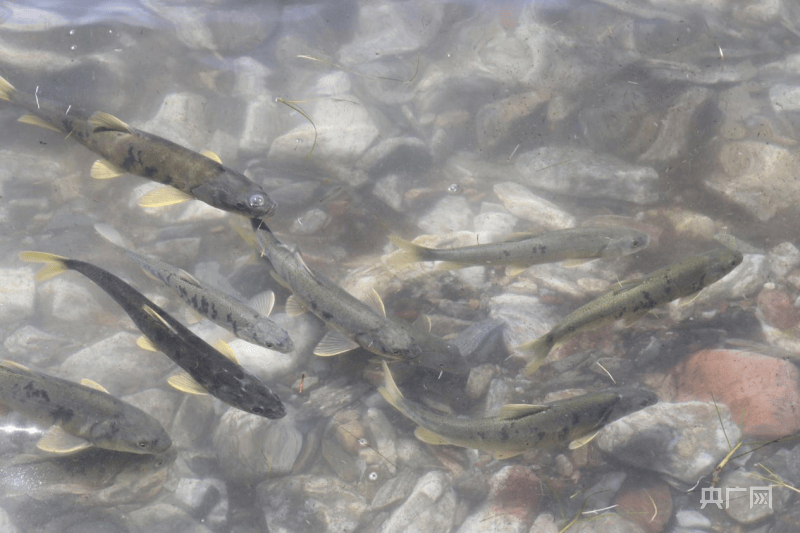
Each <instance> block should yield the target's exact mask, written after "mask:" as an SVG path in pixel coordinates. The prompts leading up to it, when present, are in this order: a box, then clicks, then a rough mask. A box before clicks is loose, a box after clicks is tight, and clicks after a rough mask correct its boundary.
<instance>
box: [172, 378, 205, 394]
mask: <svg viewBox="0 0 800 533" xmlns="http://www.w3.org/2000/svg"><path fill="white" fill-rule="evenodd" d="M167 383H169V384H170V385H171V386H172V387H173V388H175V389H177V390H179V391H181V392H185V393H186V394H196V395H198V396H204V395H206V394H208V391H207V390H206V389H204V388H203V386H202V385H200V384H199V383H198V382H197V381H195V379H194V378H193V377H192V376H190V375H189V374H175V375H174V376H171V377H170V378H169V379H167Z"/></svg>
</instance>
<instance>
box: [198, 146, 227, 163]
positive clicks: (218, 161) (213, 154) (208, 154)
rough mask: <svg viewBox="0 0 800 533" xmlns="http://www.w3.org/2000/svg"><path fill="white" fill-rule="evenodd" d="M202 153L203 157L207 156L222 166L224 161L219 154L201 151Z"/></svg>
mask: <svg viewBox="0 0 800 533" xmlns="http://www.w3.org/2000/svg"><path fill="white" fill-rule="evenodd" d="M200 153H201V154H202V155H204V156H206V157H207V158H209V159H210V160H212V161H216V162H217V163H219V164H220V165H221V164H222V159H221V158H220V157H219V156H218V155H217V154H215V153H214V152H212V151H211V150H201V151H200Z"/></svg>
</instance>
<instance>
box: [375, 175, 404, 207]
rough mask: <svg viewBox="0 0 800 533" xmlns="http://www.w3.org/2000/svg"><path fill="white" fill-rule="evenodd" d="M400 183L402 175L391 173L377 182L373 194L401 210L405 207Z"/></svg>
mask: <svg viewBox="0 0 800 533" xmlns="http://www.w3.org/2000/svg"><path fill="white" fill-rule="evenodd" d="M400 184H401V181H400V176H398V175H397V174H389V175H387V176H384V177H382V178H380V179H378V180H377V181H376V182H375V187H373V189H372V194H374V195H375V197H376V198H378V199H380V200H383V201H384V202H385V203H386V205H388V206H389V207H391V208H392V209H394V210H395V211H400V210H401V208H402V207H403V192H402V190H401V189H400Z"/></svg>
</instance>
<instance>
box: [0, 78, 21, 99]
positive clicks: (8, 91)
mask: <svg viewBox="0 0 800 533" xmlns="http://www.w3.org/2000/svg"><path fill="white" fill-rule="evenodd" d="M15 92H17V90H16V89H15V88H14V86H13V85H11V84H10V83H8V80H7V79H5V78H3V77H2V76H0V99H2V100H8V101H11V97H12V96H14V93H15Z"/></svg>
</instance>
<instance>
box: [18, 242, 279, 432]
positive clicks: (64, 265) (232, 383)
mask: <svg viewBox="0 0 800 533" xmlns="http://www.w3.org/2000/svg"><path fill="white" fill-rule="evenodd" d="M20 258H21V259H22V260H23V261H29V262H34V263H45V264H46V266H45V267H44V268H42V269H41V270H40V271H39V272H38V274H37V275H36V279H37V280H38V281H44V280H46V279H49V278H51V277H53V276H56V275H58V274H60V273H62V272H64V271H65V270H75V271H76V272H80V273H81V274H83V275H84V276H86V277H87V278H89V279H90V280H92V281H93V282H94V283H96V284H97V285H98V286H99V287H100V288H101V289H103V290H104V291H105V292H106V293H107V294H108V295H109V296H111V297H112V298H113V299H114V300H115V301H116V302H117V303H118V304H119V305H120V306H121V307H122V308H123V309H124V310H125V312H126V313H127V314H128V316H130V317H131V320H133V322H134V323H135V324H136V325H137V326H138V328H139V329H140V330H142V333H144V335H145V337H146V338H147V340H148V341H149V342H150V343H152V347H155V348H157V349H158V350H160V351H162V352H163V353H164V354H166V355H167V357H169V358H170V359H172V360H173V361H174V362H175V363H177V364H178V366H180V367H181V368H183V369H184V370H185V371H186V372H187V374H178V375H175V376H172V377H171V378H169V380H168V382H169V384H170V385H172V386H173V387H175V388H176V389H178V390H180V391H183V392H187V393H189V394H211V395H212V396H214V397H215V398H218V399H220V400H222V401H223V402H225V403H227V404H228V405H231V406H233V407H236V408H237V409H241V410H242V411H246V412H248V413H252V414H254V415H259V416H263V417H265V418H282V417H283V416H285V415H286V408H285V407H284V406H283V403H281V400H280V398H278V396H277V395H276V394H275V393H274V392H272V391H271V390H270V389H269V387H267V386H266V385H265V384H264V383H262V382H261V380H259V379H258V378H257V377H256V376H254V375H253V374H251V373H250V372H248V371H247V370H245V369H244V368H243V367H242V366H241V365H239V364H238V362H237V361H236V355H235V354H234V353H233V352H232V351H231V352H230V353H226V354H223V353H220V351H218V350H217V349H215V348H214V347H213V346H211V345H209V344H208V343H206V342H205V341H204V340H203V339H201V338H200V337H198V336H197V335H195V334H194V333H192V332H191V331H190V330H189V329H188V328H187V327H186V326H184V325H183V324H181V323H180V322H178V321H177V320H175V319H174V318H172V317H171V316H170V315H168V314H167V313H166V312H165V311H164V310H162V309H161V308H160V307H158V306H157V305H156V304H154V303H153V302H151V301H150V300H148V299H147V298H146V297H145V296H144V295H143V294H142V293H140V292H139V291H137V290H136V289H134V288H133V287H131V286H130V285H128V284H127V283H125V282H124V281H122V280H121V279H120V278H118V277H117V276H115V275H114V274H111V273H110V272H107V271H106V270H103V269H102V268H100V267H97V266H95V265H92V264H91V263H86V262H83V261H78V260H77V259H69V258H66V257H60V256H58V255H54V254H49V253H45V252H22V253H20ZM147 346H148V345H147V344H146V345H145V347H147ZM229 349H230V348H228V350H229Z"/></svg>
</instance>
